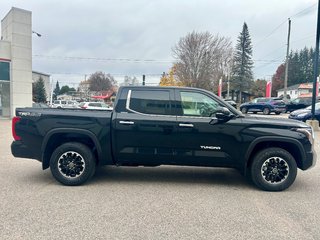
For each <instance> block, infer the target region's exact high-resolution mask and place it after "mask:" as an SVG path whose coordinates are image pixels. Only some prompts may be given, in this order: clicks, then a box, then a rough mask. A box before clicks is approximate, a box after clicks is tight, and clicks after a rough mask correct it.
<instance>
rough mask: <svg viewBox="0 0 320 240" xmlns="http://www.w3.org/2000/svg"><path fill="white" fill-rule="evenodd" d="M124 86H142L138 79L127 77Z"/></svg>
mask: <svg viewBox="0 0 320 240" xmlns="http://www.w3.org/2000/svg"><path fill="white" fill-rule="evenodd" d="M122 85H123V86H138V85H140V84H139V81H138V79H137V78H136V77H129V76H125V77H124V82H123V84H122Z"/></svg>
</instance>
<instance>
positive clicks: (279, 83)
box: [271, 63, 286, 96]
mask: <svg viewBox="0 0 320 240" xmlns="http://www.w3.org/2000/svg"><path fill="white" fill-rule="evenodd" d="M285 69H286V66H285V64H284V63H283V64H281V65H280V66H279V67H278V68H277V71H276V73H275V74H274V75H273V76H272V92H271V95H272V96H277V90H279V89H281V88H283V87H284V73H285Z"/></svg>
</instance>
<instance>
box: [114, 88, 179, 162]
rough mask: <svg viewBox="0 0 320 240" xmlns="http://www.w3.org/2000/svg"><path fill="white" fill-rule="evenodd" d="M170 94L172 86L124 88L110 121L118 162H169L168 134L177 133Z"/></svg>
mask: <svg viewBox="0 0 320 240" xmlns="http://www.w3.org/2000/svg"><path fill="white" fill-rule="evenodd" d="M173 97H174V90H173V89H163V90H161V89H160V90H159V88H157V89H153V88H134V87H133V88H132V89H129V88H124V89H123V91H122V96H121V97H120V99H119V103H118V105H119V107H117V108H116V109H115V113H114V116H113V123H112V125H113V143H114V144H113V149H114V153H115V158H116V159H117V161H119V163H120V164H123V165H140V164H141V165H158V164H162V163H170V162H172V159H173V144H172V139H171V137H172V134H173V133H174V132H177V127H176V116H175V115H173V114H172V108H173V104H172V103H173V101H172V99H173ZM121 106H122V107H121ZM121 108H122V109H121Z"/></svg>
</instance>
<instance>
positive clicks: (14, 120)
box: [12, 117, 21, 141]
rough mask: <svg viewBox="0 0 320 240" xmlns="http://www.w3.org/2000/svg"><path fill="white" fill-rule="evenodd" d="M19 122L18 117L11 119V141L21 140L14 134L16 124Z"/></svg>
mask: <svg viewBox="0 0 320 240" xmlns="http://www.w3.org/2000/svg"><path fill="white" fill-rule="evenodd" d="M20 120H21V118H20V117H13V118H12V136H13V139H14V140H15V141H19V140H21V137H20V136H18V135H17V133H16V124H17V122H19V121H20Z"/></svg>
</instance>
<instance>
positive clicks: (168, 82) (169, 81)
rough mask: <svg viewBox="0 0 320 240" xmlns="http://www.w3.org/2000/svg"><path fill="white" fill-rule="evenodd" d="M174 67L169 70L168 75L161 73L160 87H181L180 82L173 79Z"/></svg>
mask: <svg viewBox="0 0 320 240" xmlns="http://www.w3.org/2000/svg"><path fill="white" fill-rule="evenodd" d="M175 69H176V67H175V65H174V66H173V67H172V68H171V69H170V71H169V74H166V73H163V74H162V77H161V79H160V83H159V85H160V86H163V87H164V86H183V83H182V82H181V81H178V80H177V79H176V78H175V71H176V70H175Z"/></svg>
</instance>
